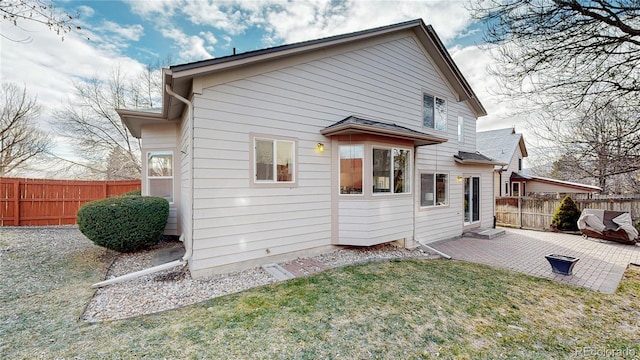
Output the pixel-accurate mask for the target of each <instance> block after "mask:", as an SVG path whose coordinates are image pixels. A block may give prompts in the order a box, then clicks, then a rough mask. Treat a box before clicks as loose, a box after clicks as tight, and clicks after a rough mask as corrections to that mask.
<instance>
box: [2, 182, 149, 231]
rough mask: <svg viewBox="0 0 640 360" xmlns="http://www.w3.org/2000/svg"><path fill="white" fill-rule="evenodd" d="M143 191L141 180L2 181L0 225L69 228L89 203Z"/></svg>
mask: <svg viewBox="0 0 640 360" xmlns="http://www.w3.org/2000/svg"><path fill="white" fill-rule="evenodd" d="M137 189H140V180H117V181H76V180H39V179H22V178H0V226H32V225H35V226H39V225H40V226H42V225H70V224H75V223H76V213H77V212H78V210H79V209H80V206H81V205H82V204H84V203H86V202H89V201H93V200H98V199H103V198H107V197H114V196H118V195H121V194H124V193H126V192H129V191H133V190H137Z"/></svg>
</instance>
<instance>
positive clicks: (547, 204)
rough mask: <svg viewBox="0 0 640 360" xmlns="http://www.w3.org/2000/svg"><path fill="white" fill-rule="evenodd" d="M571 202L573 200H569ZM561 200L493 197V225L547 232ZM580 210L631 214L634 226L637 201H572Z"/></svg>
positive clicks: (638, 210)
mask: <svg viewBox="0 0 640 360" xmlns="http://www.w3.org/2000/svg"><path fill="white" fill-rule="evenodd" d="M572 199H573V198H572ZM560 201H561V199H540V198H532V197H499V198H496V223H497V225H502V226H512V227H519V228H524V229H538V230H540V229H549V228H550V226H551V219H552V218H553V213H554V212H555V211H556V209H557V208H558V206H560ZM573 201H574V202H575V203H576V205H577V206H578V208H579V209H580V210H582V209H604V210H617V211H625V212H628V213H631V218H632V219H633V221H634V223H635V222H636V221H637V220H638V218H640V198H610V199H606V198H599V199H573Z"/></svg>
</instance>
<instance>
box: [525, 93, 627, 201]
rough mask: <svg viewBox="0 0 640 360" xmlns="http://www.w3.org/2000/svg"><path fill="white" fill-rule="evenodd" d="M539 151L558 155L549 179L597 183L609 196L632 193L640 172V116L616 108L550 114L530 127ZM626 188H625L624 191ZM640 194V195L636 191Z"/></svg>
mask: <svg viewBox="0 0 640 360" xmlns="http://www.w3.org/2000/svg"><path fill="white" fill-rule="evenodd" d="M531 124H533V126H532V130H533V131H534V133H535V135H536V137H537V138H538V139H543V142H542V143H540V144H539V145H541V146H543V147H545V148H547V149H549V150H550V151H549V152H548V153H549V154H560V157H559V158H557V159H556V160H555V161H554V162H553V168H552V169H551V176H553V177H555V178H559V179H562V180H568V181H586V182H595V183H596V184H597V185H598V186H600V187H601V188H602V189H603V190H604V191H606V192H622V191H628V190H634V189H632V188H628V186H631V187H633V186H635V182H634V181H627V178H631V177H635V176H636V173H637V171H638V170H640V114H638V113H637V112H633V111H628V109H626V108H625V107H624V106H620V107H617V106H616V104H615V103H606V104H602V105H600V106H598V105H597V104H591V105H590V106H582V107H580V108H578V109H577V110H576V111H571V112H569V111H565V112H560V111H557V110H556V111H550V112H548V113H546V114H542V115H539V116H538V117H537V118H536V119H535V120H533V121H532V122H531ZM625 183H626V185H624V184H625ZM635 190H640V189H635Z"/></svg>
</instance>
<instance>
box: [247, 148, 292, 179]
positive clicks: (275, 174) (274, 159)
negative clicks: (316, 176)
mask: <svg viewBox="0 0 640 360" xmlns="http://www.w3.org/2000/svg"><path fill="white" fill-rule="evenodd" d="M295 151H296V145H295V142H294V141H290V140H279V139H266V138H258V137H256V138H254V158H253V159H254V164H253V165H254V169H253V170H254V182H255V183H294V182H295V181H296V179H295V158H296V156H295Z"/></svg>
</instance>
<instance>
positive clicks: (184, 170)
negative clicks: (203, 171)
mask: <svg viewBox="0 0 640 360" xmlns="http://www.w3.org/2000/svg"><path fill="white" fill-rule="evenodd" d="M190 117H191V114H190V113H189V111H188V110H187V111H185V114H184V115H183V117H182V121H181V122H180V126H179V129H178V143H179V145H180V146H179V151H178V153H177V154H176V157H177V158H179V159H180V163H179V164H176V168H177V171H179V172H180V211H179V212H178V222H179V224H180V228H181V229H182V235H184V238H183V239H184V242H185V249H186V250H187V251H190V248H189V247H190V246H191V239H192V223H191V206H192V202H193V199H192V192H191V138H190V133H189V127H190V126H191V119H190ZM178 166H179V168H178ZM189 267H190V268H191V267H192V264H191V260H189Z"/></svg>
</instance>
